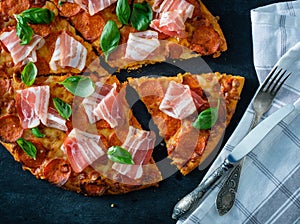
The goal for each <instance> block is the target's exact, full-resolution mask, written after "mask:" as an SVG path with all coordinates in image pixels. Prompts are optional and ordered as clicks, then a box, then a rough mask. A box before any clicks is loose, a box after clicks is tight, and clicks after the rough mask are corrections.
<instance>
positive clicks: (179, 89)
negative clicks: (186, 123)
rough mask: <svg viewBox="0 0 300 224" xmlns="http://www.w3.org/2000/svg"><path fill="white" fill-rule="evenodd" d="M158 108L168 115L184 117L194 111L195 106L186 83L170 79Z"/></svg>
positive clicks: (178, 117)
mask: <svg viewBox="0 0 300 224" xmlns="http://www.w3.org/2000/svg"><path fill="white" fill-rule="evenodd" d="M159 109H160V110H161V111H162V112H164V113H165V114H167V115H169V116H170V117H173V118H176V119H180V120H182V119H184V118H186V117H188V116H190V115H192V114H193V113H194V112H196V106H195V104H194V101H193V97H192V95H191V90H190V87H189V86H188V85H182V84H179V83H176V82H174V81H171V82H170V83H169V85H168V89H167V91H166V94H165V96H164V98H163V100H162V102H161V104H160V105H159Z"/></svg>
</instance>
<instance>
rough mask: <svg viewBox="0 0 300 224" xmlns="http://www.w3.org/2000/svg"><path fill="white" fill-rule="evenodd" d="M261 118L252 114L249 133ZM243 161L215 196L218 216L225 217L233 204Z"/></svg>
mask: <svg viewBox="0 0 300 224" xmlns="http://www.w3.org/2000/svg"><path fill="white" fill-rule="evenodd" d="M261 117H262V114H259V113H255V114H254V118H253V120H252V123H251V127H250V129H249V131H250V130H252V129H253V128H254V127H255V126H256V125H257V124H258V123H259V121H260V119H261ZM243 161H244V159H242V160H241V161H240V162H239V163H238V164H237V165H235V167H234V168H233V169H232V171H231V172H230V174H229V175H228V177H227V178H226V180H225V182H224V183H223V185H222V186H221V189H220V190H219V192H218V194H217V198H216V207H217V210H218V213H219V214H220V215H225V214H226V213H227V212H228V211H229V210H230V209H231V208H232V206H233V204H234V201H235V197H236V192H237V189H238V186H239V181H240V176H241V171H242V165H243Z"/></svg>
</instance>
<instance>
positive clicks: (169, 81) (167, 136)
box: [129, 73, 244, 175]
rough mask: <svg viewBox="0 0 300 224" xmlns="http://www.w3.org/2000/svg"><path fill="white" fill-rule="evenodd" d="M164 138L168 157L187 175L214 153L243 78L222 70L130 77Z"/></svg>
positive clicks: (240, 88) (131, 84)
mask: <svg viewBox="0 0 300 224" xmlns="http://www.w3.org/2000/svg"><path fill="white" fill-rule="evenodd" d="M129 84H130V86H132V87H133V88H134V89H135V90H136V91H137V93H138V95H139V96H140V99H141V100H142V102H143V103H144V104H145V106H146V107H147V109H148V112H149V113H150V114H151V117H152V119H153V121H154V123H155V124H156V126H157V127H158V129H159V134H160V135H161V136H162V137H163V138H164V140H165V142H166V147H167V151H168V157H169V158H170V159H171V160H172V164H174V165H176V166H177V168H178V169H179V170H180V171H181V173H182V174H184V175H186V174H188V173H189V172H191V171H192V170H193V169H195V168H196V167H198V166H199V164H201V163H202V162H203V161H205V159H207V158H208V157H209V155H211V156H213V155H212V152H213V150H214V149H215V148H216V147H217V145H218V143H219V142H220V140H221V139H222V136H223V134H224V131H225V128H226V126H227V125H228V124H229V122H230V120H231V118H232V116H233V114H234V112H235V109H236V106H237V103H238V100H239V98H240V95H241V91H242V88H243V85H244V78H243V77H240V76H232V75H227V74H220V73H208V74H199V75H192V74H189V73H186V74H183V75H182V74H179V75H177V76H176V77H151V78H150V77H141V78H129Z"/></svg>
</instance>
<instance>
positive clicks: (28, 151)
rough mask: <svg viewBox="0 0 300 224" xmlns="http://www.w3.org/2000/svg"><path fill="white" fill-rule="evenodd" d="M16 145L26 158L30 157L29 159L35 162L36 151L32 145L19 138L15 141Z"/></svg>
mask: <svg viewBox="0 0 300 224" xmlns="http://www.w3.org/2000/svg"><path fill="white" fill-rule="evenodd" d="M17 143H18V145H19V146H20V147H21V149H23V151H24V152H25V153H26V154H27V155H28V156H30V157H31V158H33V159H34V160H36V151H37V150H36V147H35V146H34V144H32V143H31V142H29V141H27V140H25V139H24V138H19V139H18V140H17Z"/></svg>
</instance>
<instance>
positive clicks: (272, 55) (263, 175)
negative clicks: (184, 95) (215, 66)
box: [177, 0, 300, 224]
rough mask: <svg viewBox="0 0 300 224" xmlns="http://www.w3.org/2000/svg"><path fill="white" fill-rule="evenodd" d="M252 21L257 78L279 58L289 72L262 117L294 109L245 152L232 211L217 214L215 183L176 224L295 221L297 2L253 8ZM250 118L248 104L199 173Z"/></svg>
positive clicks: (299, 134) (299, 112) (299, 140)
mask: <svg viewBox="0 0 300 224" xmlns="http://www.w3.org/2000/svg"><path fill="white" fill-rule="evenodd" d="M251 20H252V35H253V52H254V66H255V69H256V72H257V75H258V78H259V81H260V82H262V81H263V80H264V79H265V77H266V76H267V74H268V73H269V72H270V70H271V69H272V67H273V66H274V65H275V64H276V62H277V61H278V60H279V59H280V61H281V62H280V63H281V64H284V67H286V68H287V69H288V70H289V71H290V72H292V73H293V74H292V75H291V76H290V77H289V78H288V80H287V81H286V82H285V84H284V85H283V86H282V88H281V89H280V91H279V92H278V94H277V95H276V98H275V100H274V102H273V105H272V107H271V109H270V111H269V112H268V113H267V114H266V115H265V117H266V116H268V115H269V114H270V113H273V112H274V111H275V110H277V109H278V108H280V107H282V106H283V105H285V104H288V103H294V104H295V106H296V110H295V111H294V112H293V113H292V114H290V115H289V116H288V117H286V118H285V119H284V120H283V121H282V122H280V123H279V124H278V125H277V126H276V127H275V128H274V129H273V130H272V131H271V132H270V133H269V134H268V135H267V136H266V137H265V138H264V140H263V141H262V142H261V143H260V144H259V145H258V146H257V147H256V148H255V149H254V150H253V151H252V152H251V153H250V154H249V155H248V156H247V157H246V159H245V161H244V166H243V169H242V173H241V177H240V183H239V187H238V192H237V197H236V198H237V199H236V202H235V204H234V206H233V208H232V210H230V211H229V212H228V213H227V214H225V215H223V216H219V214H218V212H217V209H216V206H215V199H216V195H217V193H218V191H219V189H220V186H221V184H219V185H218V186H217V187H216V188H215V189H214V190H213V191H212V192H211V193H210V194H209V195H208V196H207V197H206V198H205V199H204V200H203V201H202V203H200V205H198V207H197V208H196V209H195V210H194V211H193V212H191V214H188V215H187V217H183V218H181V219H180V220H179V221H178V222H177V224H182V223H184V224H188V223H189V224H191V223H200V224H215V223H216V224H223V223H224V224H228V223H230V224H235V223H237V224H240V223H255V224H260V223H261V224H266V223H278V224H282V223H284V224H298V223H300V99H299V97H300V42H299V41H300V1H299V0H298V1H293V2H281V3H276V4H271V5H267V6H264V7H260V8H256V9H253V10H251ZM252 118H253V109H252V105H251V104H250V105H249V107H248V108H247V110H246V112H245V115H244V116H243V118H242V119H241V121H240V123H239V125H238V127H237V128H236V130H235V131H234V133H233V134H232V136H231V137H230V139H229V140H228V142H227V143H226V145H225V147H224V148H223V149H222V151H221V153H220V154H219V156H218V157H217V159H216V160H215V162H214V163H213V165H212V166H211V168H210V169H209V171H208V173H207V175H206V176H205V177H204V178H206V177H207V176H208V175H209V174H210V173H211V172H212V171H213V170H215V169H216V167H218V166H219V165H220V164H221V163H222V162H223V160H224V158H225V157H226V156H227V155H228V154H229V153H230V151H231V150H232V149H233V148H234V146H235V145H237V144H238V143H239V141H240V140H241V139H242V138H243V137H244V136H245V135H246V134H247V132H248V128H249V127H250V124H251V121H252Z"/></svg>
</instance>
